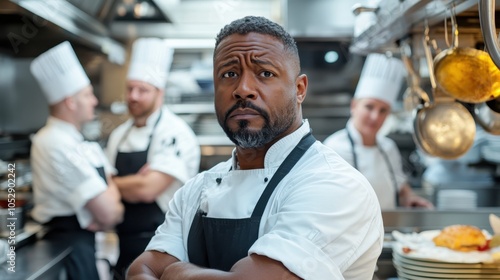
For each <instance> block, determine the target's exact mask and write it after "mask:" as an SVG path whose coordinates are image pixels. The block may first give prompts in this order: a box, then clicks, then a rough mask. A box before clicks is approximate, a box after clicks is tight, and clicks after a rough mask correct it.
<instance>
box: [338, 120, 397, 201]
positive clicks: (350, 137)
mask: <svg viewBox="0 0 500 280" xmlns="http://www.w3.org/2000/svg"><path fill="white" fill-rule="evenodd" d="M346 132H347V138H349V142H351V151H352V158H353V163H354V168H356V169H358V157H357V155H356V151H355V150H354V140H353V139H352V136H351V134H350V133H349V130H348V129H347V128H346ZM377 149H378V150H379V151H380V153H381V154H382V156H383V157H384V161H385V164H386V165H387V167H388V168H389V173H391V180H392V183H393V185H394V190H395V201H396V207H397V206H399V191H398V181H397V180H396V175H395V174H394V170H393V169H392V164H391V161H390V160H389V157H388V156H387V154H386V152H385V151H384V150H383V149H382V148H381V147H380V146H379V145H378V144H377ZM374 164H375V163H374Z"/></svg>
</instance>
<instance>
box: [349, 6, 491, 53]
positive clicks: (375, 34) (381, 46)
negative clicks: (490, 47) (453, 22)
mask: <svg viewBox="0 0 500 280" xmlns="http://www.w3.org/2000/svg"><path fill="white" fill-rule="evenodd" d="M479 1H485V0H440V1H437V0H405V1H399V0H383V1H379V4H378V5H377V6H375V7H373V6H372V7H362V8H361V7H360V6H359V5H357V6H355V7H357V9H353V13H356V14H358V13H364V12H371V13H373V14H374V17H375V21H374V24H373V25H371V26H370V27H368V28H367V29H366V30H364V32H362V33H361V34H359V35H358V36H355V37H354V38H353V40H352V43H351V46H350V48H349V50H350V51H351V52H353V53H358V54H363V55H366V54H368V53H372V52H379V53H383V52H392V53H398V52H399V46H398V42H399V41H400V40H401V39H404V38H406V37H409V36H412V35H414V34H416V35H417V36H421V35H422V34H423V30H424V26H425V23H426V22H427V24H428V25H429V26H430V27H431V30H434V31H435V32H438V33H439V32H440V33H441V35H444V34H443V32H444V30H443V27H442V25H441V23H442V22H443V21H444V20H445V19H446V18H449V17H450V13H451V12H450V11H451V10H452V9H454V11H455V14H456V18H457V25H458V29H459V31H460V34H462V35H463V34H467V35H470V37H474V38H475V39H476V41H477V42H479V43H480V42H481V41H483V38H482V37H483V36H482V33H481V26H480V24H479V13H478V2H479ZM496 2H497V4H496V11H497V12H496V14H497V16H496V26H497V28H498V27H499V26H500V24H499V21H498V19H499V16H498V10H499V8H500V1H496ZM434 35H435V34H434Z"/></svg>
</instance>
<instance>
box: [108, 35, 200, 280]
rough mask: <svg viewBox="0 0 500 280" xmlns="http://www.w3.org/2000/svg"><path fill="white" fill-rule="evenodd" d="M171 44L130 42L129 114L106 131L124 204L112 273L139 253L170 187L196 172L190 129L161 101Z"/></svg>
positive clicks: (164, 205) (151, 40)
mask: <svg viewBox="0 0 500 280" xmlns="http://www.w3.org/2000/svg"><path fill="white" fill-rule="evenodd" d="M172 59H173V50H172V49H170V48H168V47H167V46H166V45H165V43H164V41H163V40H161V39H157V38H141V39H138V40H137V41H135V42H134V44H133V46H132V56H131V62H130V68H129V70H128V74H127V93H126V100H127V105H128V110H129V114H130V115H131V117H132V118H131V119H129V120H128V121H126V122H125V123H123V124H122V125H120V126H119V127H117V128H116V129H115V130H114V131H113V132H112V133H111V135H110V137H109V141H108V145H107V156H108V158H109V160H110V162H111V163H112V164H113V165H114V166H115V167H116V169H117V171H118V173H117V174H116V176H115V177H113V180H114V182H115V183H116V184H117V185H118V188H119V190H120V192H121V194H122V199H123V201H124V205H125V216H124V220H123V223H121V224H120V225H118V226H117V227H116V231H117V234H118V236H119V240H120V242H119V247H120V255H119V258H118V261H117V264H116V267H115V278H118V279H120V277H121V278H122V279H124V275H125V274H124V270H125V269H126V268H127V267H128V266H129V265H130V264H131V263H132V261H133V260H134V259H135V258H136V257H137V256H139V255H140V254H141V253H142V252H143V251H144V249H145V248H146V245H147V244H148V242H149V240H150V239H151V237H153V235H154V233H155V230H156V228H157V227H158V226H159V225H160V224H162V223H163V221H164V220H165V214H164V212H165V210H166V209H167V204H168V202H169V201H170V199H171V198H172V196H173V194H174V192H175V191H176V190H177V189H178V188H179V187H180V186H181V185H182V184H183V183H185V182H186V181H187V180H188V179H190V178H191V177H193V176H194V175H196V174H197V173H198V170H199V165H200V147H199V144H198V141H197V138H196V136H195V134H194V132H193V131H192V130H191V128H190V127H189V125H188V124H187V123H186V122H184V121H183V120H182V119H181V118H180V117H178V116H176V115H175V114H173V113H172V112H171V111H170V110H169V109H168V108H167V107H165V106H163V103H164V101H163V98H164V88H165V85H166V79H167V73H168V71H169V68H170V64H171V62H172Z"/></svg>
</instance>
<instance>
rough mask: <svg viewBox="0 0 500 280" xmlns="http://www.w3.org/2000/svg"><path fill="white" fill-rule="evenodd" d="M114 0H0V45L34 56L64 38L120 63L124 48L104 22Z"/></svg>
mask: <svg viewBox="0 0 500 280" xmlns="http://www.w3.org/2000/svg"><path fill="white" fill-rule="evenodd" d="M117 3H118V0H100V1H81V0H80V1H78V0H44V1H41V0H40V1H37V0H11V1H6V0H5V1H0V14H1V18H2V19H0V22H1V27H0V34H1V35H0V49H1V51H2V52H3V53H5V54H7V55H10V56H14V57H16V56H37V55H39V54H40V53H41V52H43V51H45V50H46V49H48V48H49V47H51V46H53V45H55V44H57V43H59V42H61V41H64V40H68V41H70V42H73V43H77V44H79V45H81V46H83V47H86V48H88V49H90V50H93V51H97V52H98V53H101V54H104V55H106V56H107V58H108V60H109V61H111V62H113V63H117V64H123V63H124V62H125V48H124V46H123V45H122V44H121V43H120V42H118V41H116V40H114V39H113V38H111V37H110V34H109V31H108V28H107V25H106V23H107V22H109V21H110V20H112V19H113V17H114V12H113V11H115V6H116V4H117ZM42 46H43V47H42ZM23 54H24V55H23Z"/></svg>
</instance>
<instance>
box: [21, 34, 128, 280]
mask: <svg viewBox="0 0 500 280" xmlns="http://www.w3.org/2000/svg"><path fill="white" fill-rule="evenodd" d="M31 73H32V74H33V75H34V76H35V78H36V80H37V81H38V83H39V84H40V86H41V88H42V91H43V93H44V94H45V96H46V98H47V101H48V103H49V111H50V116H49V117H48V120H47V123H46V125H45V126H44V127H43V128H41V129H40V130H39V131H38V132H37V133H36V135H35V136H34V137H33V139H32V146H31V165H32V169H33V193H34V209H33V211H32V216H33V218H34V219H35V220H36V221H38V222H40V223H43V224H44V225H46V226H47V228H48V231H47V233H46V234H45V236H44V238H46V239H50V240H55V241H56V242H63V241H64V242H71V244H72V247H73V250H72V251H71V253H70V255H69V259H68V261H67V262H66V263H65V265H66V271H67V274H68V279H85V280H88V279H99V278H98V277H99V276H98V273H97V268H96V259H95V238H94V232H95V231H101V230H107V229H110V228H113V227H114V226H115V224H117V223H119V222H121V220H122V216H123V205H122V204H121V202H120V193H119V192H118V189H117V187H116V185H115V184H114V183H113V181H112V180H111V176H110V175H111V173H112V170H113V168H112V166H111V165H110V164H109V162H108V160H107V158H106V157H105V155H104V153H103V151H102V149H101V147H100V146H99V145H98V144H97V143H90V142H86V141H84V139H83V136H82V134H81V133H80V130H81V128H82V125H83V124H84V123H86V122H88V121H91V120H92V119H94V107H95V106H96V105H97V99H96V97H95V96H94V93H93V88H92V86H91V85H90V81H89V79H88V77H87V76H86V74H85V72H84V70H83V68H82V66H81V65H80V63H79V61H78V58H77V57H76V55H75V53H74V52H73V49H72V48H71V45H70V43H69V42H64V43H62V44H60V45H57V46H56V47H54V48H52V49H50V50H48V51H47V52H45V53H43V54H42V55H40V56H39V57H37V58H35V59H34V60H33V62H32V63H31Z"/></svg>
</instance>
